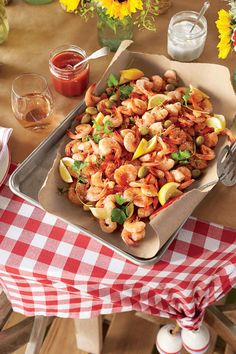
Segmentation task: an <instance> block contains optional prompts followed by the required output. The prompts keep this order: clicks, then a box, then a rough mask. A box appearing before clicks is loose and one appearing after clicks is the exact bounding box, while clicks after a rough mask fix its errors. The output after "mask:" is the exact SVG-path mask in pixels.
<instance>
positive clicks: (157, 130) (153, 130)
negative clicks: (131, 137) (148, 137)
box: [149, 122, 163, 135]
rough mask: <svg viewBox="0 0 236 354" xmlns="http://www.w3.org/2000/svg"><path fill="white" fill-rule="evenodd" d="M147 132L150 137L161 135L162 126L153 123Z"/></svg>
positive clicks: (158, 123)
mask: <svg viewBox="0 0 236 354" xmlns="http://www.w3.org/2000/svg"><path fill="white" fill-rule="evenodd" d="M149 130H150V133H151V134H152V135H161V133H162V132H163V125H162V123H161V122H156V123H153V124H152V125H150V127H149Z"/></svg>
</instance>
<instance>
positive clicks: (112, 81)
mask: <svg viewBox="0 0 236 354" xmlns="http://www.w3.org/2000/svg"><path fill="white" fill-rule="evenodd" d="M118 83H119V81H118V79H117V77H116V76H115V75H114V74H110V75H109V77H108V79H107V85H108V86H109V87H113V86H117V85H118Z"/></svg>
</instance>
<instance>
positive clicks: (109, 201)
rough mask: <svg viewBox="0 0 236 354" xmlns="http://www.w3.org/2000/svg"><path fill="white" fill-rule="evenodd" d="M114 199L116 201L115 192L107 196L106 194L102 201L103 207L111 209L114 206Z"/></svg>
mask: <svg viewBox="0 0 236 354" xmlns="http://www.w3.org/2000/svg"><path fill="white" fill-rule="evenodd" d="M115 201H116V198H115V194H109V195H108V196H106V198H105V199H104V201H103V205H104V208H105V209H108V210H112V209H114V208H116V204H115Z"/></svg>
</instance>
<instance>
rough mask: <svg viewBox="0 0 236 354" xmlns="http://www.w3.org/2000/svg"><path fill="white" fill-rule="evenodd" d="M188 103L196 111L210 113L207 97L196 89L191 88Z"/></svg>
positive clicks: (210, 108)
mask: <svg viewBox="0 0 236 354" xmlns="http://www.w3.org/2000/svg"><path fill="white" fill-rule="evenodd" d="M189 101H190V102H191V104H192V106H193V108H194V109H196V110H200V111H204V112H208V113H211V112H212V104H211V102H210V100H209V96H207V95H206V94H205V93H204V92H202V91H201V90H199V89H198V88H196V87H192V88H191V91H190V98H189Z"/></svg>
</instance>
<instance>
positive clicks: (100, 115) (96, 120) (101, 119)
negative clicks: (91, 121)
mask: <svg viewBox="0 0 236 354" xmlns="http://www.w3.org/2000/svg"><path fill="white" fill-rule="evenodd" d="M103 119H104V114H103V113H102V112H99V113H98V114H97V117H96V118H95V122H96V123H97V124H99V125H102V122H103Z"/></svg>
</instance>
